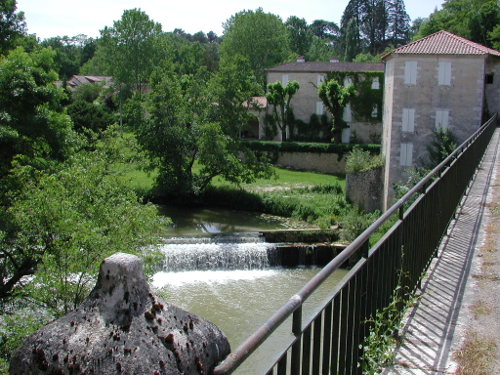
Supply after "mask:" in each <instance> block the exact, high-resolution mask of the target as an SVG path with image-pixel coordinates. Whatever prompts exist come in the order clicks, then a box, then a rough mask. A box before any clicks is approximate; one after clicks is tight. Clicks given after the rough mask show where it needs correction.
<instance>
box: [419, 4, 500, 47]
mask: <svg viewBox="0 0 500 375" xmlns="http://www.w3.org/2000/svg"><path fill="white" fill-rule="evenodd" d="M498 24H500V7H499V5H498V2H497V1H494V0H448V1H446V2H444V3H443V8H442V9H440V10H437V9H436V10H435V11H434V12H433V13H432V14H431V15H430V16H429V18H428V19H427V20H426V22H424V23H423V24H422V25H421V26H420V28H419V30H418V33H417V34H416V35H415V37H414V39H415V40H416V39H420V38H423V37H425V36H427V35H430V34H432V33H435V32H437V31H440V30H446V31H449V32H451V33H453V34H456V35H459V36H461V37H463V38H466V39H469V40H471V41H473V42H476V43H479V44H482V45H484V46H487V47H492V46H493V43H494V42H495V35H494V34H493V33H494V30H495V27H497V25H498Z"/></svg>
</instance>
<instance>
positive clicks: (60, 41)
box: [40, 34, 97, 81]
mask: <svg viewBox="0 0 500 375" xmlns="http://www.w3.org/2000/svg"><path fill="white" fill-rule="evenodd" d="M40 45H41V46H42V47H45V48H48V47H50V48H52V49H53V50H54V51H55V52H56V57H55V60H54V61H55V64H56V66H57V71H58V74H59V79H61V80H63V81H66V80H68V79H69V78H70V77H71V76H72V75H75V74H78V72H79V71H80V68H81V67H82V65H83V64H85V63H86V62H87V61H88V60H90V59H91V58H92V57H93V56H94V53H95V50H96V48H97V44H96V42H95V40H94V39H93V38H88V37H87V36H86V35H83V34H79V35H77V36H73V37H68V36H63V37H60V36H56V37H52V38H48V39H44V40H43V41H42V42H41V43H40Z"/></svg>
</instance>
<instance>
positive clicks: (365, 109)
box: [327, 71, 384, 124]
mask: <svg viewBox="0 0 500 375" xmlns="http://www.w3.org/2000/svg"><path fill="white" fill-rule="evenodd" d="M346 78H349V79H350V81H351V83H352V84H353V85H354V89H355V90H356V95H355V96H354V97H353V98H351V100H350V104H351V112H352V116H353V119H354V120H356V121H359V122H370V123H372V124H374V123H380V122H382V110H383V107H382V103H383V95H384V73H383V72H346V71H340V72H328V73H327V79H328V80H330V79H335V80H336V81H337V82H339V83H340V84H341V85H344V82H345V79H346ZM375 78H378V82H379V88H378V89H372V84H373V81H374V80H375ZM375 108H376V113H375V111H374V109H375Z"/></svg>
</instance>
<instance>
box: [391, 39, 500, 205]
mask: <svg viewBox="0 0 500 375" xmlns="http://www.w3.org/2000/svg"><path fill="white" fill-rule="evenodd" d="M382 61H383V62H384V63H385V85H384V116H383V153H384V155H385V158H386V164H385V165H386V168H385V176H384V208H385V209H387V207H389V206H390V205H391V204H392V202H393V200H394V193H393V186H394V184H395V183H398V182H400V181H404V180H405V179H406V178H407V174H406V172H405V170H406V169H407V168H411V167H414V166H419V165H421V164H422V161H424V160H425V159H426V158H427V151H426V146H427V145H429V144H430V142H431V141H432V140H433V139H434V130H436V129H438V128H442V129H443V130H446V129H448V128H449V129H450V130H451V131H452V132H453V133H454V134H455V135H456V136H457V138H458V141H459V143H462V142H463V141H464V140H466V139H467V138H468V137H469V136H470V135H472V134H473V133H474V132H475V131H476V130H477V129H478V128H479V127H480V125H481V124H482V123H483V122H484V121H485V120H486V119H487V118H488V117H489V116H490V114H493V113H495V112H498V110H499V106H500V101H499V99H500V77H499V76H498V74H499V72H500V52H498V51H495V50H492V49H490V48H487V47H484V46H482V45H480V44H477V43H474V42H471V41H469V40H467V39H464V38H461V37H459V36H457V35H454V34H452V33H449V32H447V31H439V32H437V33H434V34H432V35H429V36H427V37H425V38H423V39H420V40H418V41H416V42H413V43H410V44H407V45H405V46H402V47H399V48H397V49H395V50H393V51H391V52H389V53H387V54H385V55H384V56H382Z"/></svg>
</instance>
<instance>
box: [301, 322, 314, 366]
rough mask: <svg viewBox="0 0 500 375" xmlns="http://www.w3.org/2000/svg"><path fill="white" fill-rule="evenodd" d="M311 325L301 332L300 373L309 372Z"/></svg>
mask: <svg viewBox="0 0 500 375" xmlns="http://www.w3.org/2000/svg"><path fill="white" fill-rule="evenodd" d="M311 336H312V335H311V325H309V326H308V327H307V328H306V329H305V330H304V333H303V334H302V341H303V344H302V375H310V373H311V338H312V337H311Z"/></svg>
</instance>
